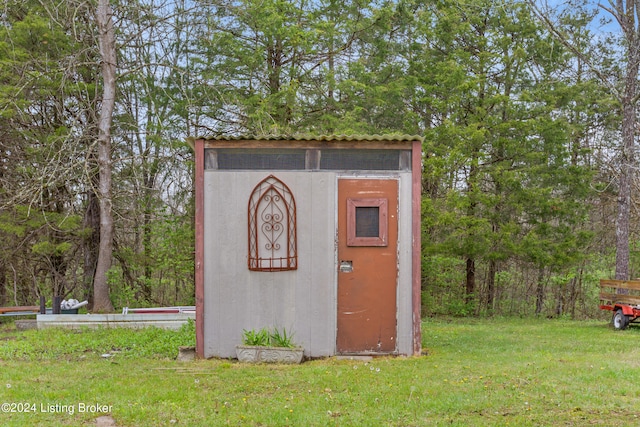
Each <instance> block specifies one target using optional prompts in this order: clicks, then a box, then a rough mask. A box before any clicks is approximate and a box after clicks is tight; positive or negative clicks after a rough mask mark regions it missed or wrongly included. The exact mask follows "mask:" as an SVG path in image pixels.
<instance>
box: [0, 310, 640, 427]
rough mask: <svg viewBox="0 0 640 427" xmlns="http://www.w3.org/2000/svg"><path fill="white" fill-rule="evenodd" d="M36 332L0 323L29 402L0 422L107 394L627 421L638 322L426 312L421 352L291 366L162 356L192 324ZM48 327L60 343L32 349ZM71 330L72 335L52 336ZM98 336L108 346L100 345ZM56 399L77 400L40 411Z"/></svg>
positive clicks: (38, 420) (382, 420)
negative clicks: (621, 324) (620, 328)
mask: <svg viewBox="0 0 640 427" xmlns="http://www.w3.org/2000/svg"><path fill="white" fill-rule="evenodd" d="M44 333H45V331H26V332H24V333H18V334H16V333H15V332H10V331H0V338H1V337H2V336H3V335H5V334H11V335H13V336H16V338H15V339H11V340H7V341H2V342H0V396H2V399H0V400H2V401H5V402H27V403H35V404H37V405H38V407H37V409H38V411H37V412H36V413H31V414H29V413H0V424H1V425H3V426H5V425H6V426H12V425H13V426H22V425H42V426H45V425H46V426H77V425H92V424H93V423H94V422H95V421H94V420H95V418H96V417H97V416H99V415H101V414H99V413H86V412H85V413H79V412H78V411H77V408H78V407H79V404H80V403H93V404H96V403H97V404H102V405H108V406H110V409H111V410H110V413H111V415H112V416H113V417H114V418H115V420H116V421H117V423H118V425H119V426H139V425H145V426H164V425H184V426H218V425H238V426H289V425H291V426H297V425H305V426H334V425H335V426H338V425H339V426H374V425H375V426H445V425H446V426H507V425H511V426H558V425H564V426H583V425H602V426H614V425H635V424H638V423H640V419H639V417H640V405H639V403H640V390H638V389H637V388H636V387H634V386H635V379H637V378H640V349H638V347H637V346H636V345H635V343H637V342H638V340H639V339H640V327H637V326H636V327H633V326H632V327H631V328H630V329H629V330H627V331H624V332H617V331H613V330H612V329H610V328H609V327H608V326H607V325H606V324H605V323H604V322H573V321H559V320H537V319H536V320H531V319H496V320H477V319H455V320H451V321H449V320H446V319H445V320H428V321H426V322H424V324H423V344H424V347H425V348H426V349H427V350H428V353H429V355H428V356H424V357H415V358H379V359H374V360H373V361H371V362H353V361H339V360H335V359H326V360H315V361H308V362H305V363H303V364H302V365H245V364H239V363H236V362H235V361H229V360H204V361H196V362H192V363H180V362H176V361H174V360H172V359H173V358H174V357H175V355H176V354H177V346H178V345H193V343H192V331H181V332H167V331H162V333H160V332H158V331H127V330H124V329H123V330H117V331H116V332H115V333H114V332H111V331H108V330H103V331H99V332H95V331H83V332H82V333H70V332H68V331H56V332H55V333H54V332H49V331H46V334H47V335H46V336H45V335H44ZM164 333H167V334H168V335H171V337H170V338H168V337H163V335H162V334H164ZM49 334H55V335H49ZM111 334H114V335H111ZM156 334H157V335H156ZM65 335H67V336H70V337H72V338H73V339H71V338H62V337H63V336H65ZM49 336H50V337H51V341H56V342H58V341H57V340H58V339H60V340H62V341H59V345H58V344H51V343H50V344H49V345H48V347H46V346H45V347H43V346H42V344H40V341H42V340H44V338H45V337H49ZM153 337H155V338H153ZM67 339H69V341H66V340H67ZM189 340H191V341H190V342H186V341H189ZM71 342H79V343H83V345H77V346H75V344H74V347H73V349H74V350H73V351H70V350H62V348H59V347H64V348H68V346H67V344H69V343H71ZM63 343H64V344H65V345H64V346H63V345H62V344H63ZM169 343H171V344H169ZM134 344H135V345H134ZM156 344H157V345H158V346H157V347H156ZM173 345H175V348H173V349H172V350H171V351H169V347H170V346H173ZM110 347H117V348H119V349H121V351H120V352H116V353H115V354H114V355H113V357H110V358H102V357H100V355H99V353H101V352H103V351H109V348H110ZM12 348H13V350H12ZM18 348H21V349H22V350H19V349H18ZM25 348H29V350H25ZM45 348H46V349H47V351H44V349H45ZM19 355H22V356H21V359H20V360H17V359H16V356H19ZM54 355H57V356H54ZM83 356H85V357H83ZM56 403H58V404H60V405H63V404H67V405H72V406H74V408H75V409H76V410H75V412H74V414H69V413H50V412H49V413H47V412H41V411H39V409H40V405H41V404H44V405H45V406H46V405H51V404H56Z"/></svg>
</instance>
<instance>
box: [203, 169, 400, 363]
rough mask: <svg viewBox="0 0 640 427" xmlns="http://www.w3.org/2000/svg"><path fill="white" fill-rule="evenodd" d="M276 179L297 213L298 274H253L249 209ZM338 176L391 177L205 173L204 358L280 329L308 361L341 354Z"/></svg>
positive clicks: (225, 354)
mask: <svg viewBox="0 0 640 427" xmlns="http://www.w3.org/2000/svg"><path fill="white" fill-rule="evenodd" d="M270 173H273V174H274V175H275V176H277V177H278V178H279V179H280V180H281V181H283V182H284V183H285V184H286V185H287V186H288V187H289V189H290V190H291V192H292V194H293V196H294V198H295V200H296V206H297V236H298V241H297V243H298V269H297V270H293V271H281V272H261V271H250V270H249V269H248V268H247V254H248V250H247V242H248V235H247V234H248V232H247V222H248V214H247V202H248V200H249V197H250V195H251V192H252V190H253V188H254V187H255V186H256V184H258V183H259V182H260V181H261V180H262V179H264V178H265V177H266V176H268V175H269V174H270ZM339 176H348V177H354V176H356V177H357V176H366V177H369V178H370V177H380V178H382V177H389V176H390V175H366V174H355V175H354V174H349V175H344V174H340V173H338V172H321V171H314V172H311V171H295V172H291V171H278V172H267V171H205V174H204V187H205V191H204V230H205V235H204V310H203V316H204V320H203V322H204V334H203V335H204V357H223V358H227V357H235V346H236V345H238V344H240V343H241V339H242V332H243V330H245V329H259V328H262V327H265V326H267V327H270V326H277V327H279V328H286V329H287V331H293V332H294V333H295V336H294V339H295V341H296V343H297V344H299V345H302V346H303V347H304V349H305V355H306V356H307V357H322V356H331V355H333V354H335V345H336V319H337V314H336V304H337V300H336V294H337V293H336V283H337V266H336V250H335V236H336V202H337V194H336V191H337V185H336V182H337V179H338V177H339ZM391 176H393V177H395V178H396V179H399V180H400V183H399V185H400V189H399V190H400V201H399V208H398V209H399V213H398V217H399V219H400V223H399V249H398V252H399V254H398V255H399V256H398V259H399V261H398V262H399V277H398V298H397V301H398V342H397V345H398V352H399V353H400V354H412V300H411V297H412V294H411V284H412V274H411V272H412V269H411V268H412V257H411V245H412V240H411V212H412V210H411V173H410V172H407V173H403V172H400V173H394V174H392V175H391Z"/></svg>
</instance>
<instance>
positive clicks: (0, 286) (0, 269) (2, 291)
mask: <svg viewBox="0 0 640 427" xmlns="http://www.w3.org/2000/svg"><path fill="white" fill-rule="evenodd" d="M6 303H7V267H6V266H5V265H4V263H0V306H4V305H5V304H6Z"/></svg>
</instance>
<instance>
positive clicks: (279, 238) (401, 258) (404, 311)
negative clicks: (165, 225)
mask: <svg viewBox="0 0 640 427" xmlns="http://www.w3.org/2000/svg"><path fill="white" fill-rule="evenodd" d="M190 142H191V143H192V144H193V147H194V149H195V158H196V163H195V194H196V213H195V215H196V218H195V229H196V251H195V286H196V353H197V355H198V356H199V357H204V358H210V357H221V358H229V357H235V346H236V345H239V344H241V342H242V335H243V331H244V330H250V329H261V328H263V327H278V328H280V329H282V328H285V329H286V330H287V331H288V332H293V333H294V341H295V342H296V343H297V344H298V345H301V346H302V347H304V353H305V356H306V357H311V358H315V357H325V356H333V355H385V354H393V355H416V354H419V353H420V349H421V342H420V340H421V337H420V259H421V258H420V194H421V159H422V155H421V147H422V139H421V138H420V137H418V136H406V135H382V136H380V135H368V136H362V135H359V136H344V135H340V136H336V135H331V136H294V137H262V138H255V137H215V138H198V139H193V140H191V141H190Z"/></svg>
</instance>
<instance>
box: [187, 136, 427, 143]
mask: <svg viewBox="0 0 640 427" xmlns="http://www.w3.org/2000/svg"><path fill="white" fill-rule="evenodd" d="M196 139H204V140H207V141H420V142H422V137H421V136H419V135H403V134H386V135H312V134H300V135H238V136H229V135H218V136H210V137H202V138H196Z"/></svg>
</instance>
